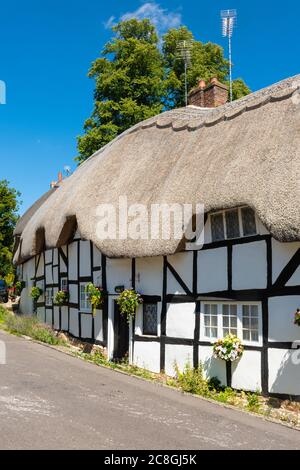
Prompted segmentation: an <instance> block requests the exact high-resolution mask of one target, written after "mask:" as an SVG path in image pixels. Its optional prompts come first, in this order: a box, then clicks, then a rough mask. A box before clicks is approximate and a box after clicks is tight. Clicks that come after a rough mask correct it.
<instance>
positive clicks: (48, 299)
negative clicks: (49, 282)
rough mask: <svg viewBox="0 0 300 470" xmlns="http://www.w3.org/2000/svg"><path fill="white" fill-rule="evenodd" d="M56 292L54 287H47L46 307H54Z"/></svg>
mask: <svg viewBox="0 0 300 470" xmlns="http://www.w3.org/2000/svg"><path fill="white" fill-rule="evenodd" d="M49 292H50V295H48V294H49ZM53 298H54V292H53V287H46V289H45V307H53Z"/></svg>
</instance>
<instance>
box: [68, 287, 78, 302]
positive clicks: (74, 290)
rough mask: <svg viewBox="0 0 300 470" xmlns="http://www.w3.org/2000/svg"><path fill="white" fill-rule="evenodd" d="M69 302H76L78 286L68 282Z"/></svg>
mask: <svg viewBox="0 0 300 470" xmlns="http://www.w3.org/2000/svg"><path fill="white" fill-rule="evenodd" d="M69 294H70V303H71V304H77V302H78V287H77V286H76V285H74V284H69Z"/></svg>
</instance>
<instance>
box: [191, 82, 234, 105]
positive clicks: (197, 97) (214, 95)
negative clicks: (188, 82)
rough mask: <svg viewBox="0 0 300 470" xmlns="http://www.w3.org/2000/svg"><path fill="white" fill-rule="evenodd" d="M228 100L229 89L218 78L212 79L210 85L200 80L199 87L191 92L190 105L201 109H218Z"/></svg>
mask: <svg viewBox="0 0 300 470" xmlns="http://www.w3.org/2000/svg"><path fill="white" fill-rule="evenodd" d="M227 100H228V88H227V86H226V85H223V83H220V82H219V81H218V79H217V78H212V79H211V80H210V82H209V84H208V85H206V83H205V81H204V80H200V82H199V84H198V87H196V88H193V89H192V90H191V91H190V92H189V105H192V106H199V107H200V108H216V107H217V106H222V105H223V104H225V103H226V102H227Z"/></svg>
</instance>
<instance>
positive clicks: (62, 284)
mask: <svg viewBox="0 0 300 470" xmlns="http://www.w3.org/2000/svg"><path fill="white" fill-rule="evenodd" d="M60 288H61V290H62V291H67V290H68V279H67V278H66V277H63V278H62V279H61V281H60Z"/></svg>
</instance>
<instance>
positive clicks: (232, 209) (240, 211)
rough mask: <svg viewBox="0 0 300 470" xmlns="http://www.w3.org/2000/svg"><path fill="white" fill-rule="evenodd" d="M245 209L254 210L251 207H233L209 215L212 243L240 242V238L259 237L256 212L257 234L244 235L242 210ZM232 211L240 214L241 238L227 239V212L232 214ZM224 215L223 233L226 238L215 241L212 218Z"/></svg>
mask: <svg viewBox="0 0 300 470" xmlns="http://www.w3.org/2000/svg"><path fill="white" fill-rule="evenodd" d="M245 208H250V209H252V208H251V207H249V206H239V207H231V208H230V209H223V210H220V211H215V212H211V213H210V214H209V222H210V236H211V241H212V242H213V243H218V242H221V241H223V240H238V239H239V238H248V237H255V236H256V235H258V224H257V217H256V212H255V211H254V210H253V209H252V210H253V212H254V219H255V228H256V232H255V233H253V234H251V235H244V227H243V215H242V209H245ZM230 211H237V212H238V222H239V232H240V234H239V236H238V237H227V226H226V212H230ZM220 214H222V216H223V233H224V238H222V239H219V240H214V239H213V231H212V216H214V215H220Z"/></svg>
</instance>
